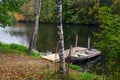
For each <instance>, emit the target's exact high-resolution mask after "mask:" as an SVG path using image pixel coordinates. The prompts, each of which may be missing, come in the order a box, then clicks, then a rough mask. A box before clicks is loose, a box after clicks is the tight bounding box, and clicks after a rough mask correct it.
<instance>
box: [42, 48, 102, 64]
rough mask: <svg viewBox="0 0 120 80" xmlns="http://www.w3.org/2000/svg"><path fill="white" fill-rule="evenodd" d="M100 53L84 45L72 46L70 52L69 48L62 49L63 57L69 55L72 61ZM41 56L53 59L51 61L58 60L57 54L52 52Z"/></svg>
mask: <svg viewBox="0 0 120 80" xmlns="http://www.w3.org/2000/svg"><path fill="white" fill-rule="evenodd" d="M100 54H101V52H100V51H98V50H96V49H88V48H84V47H73V48H72V49H71V53H70V49H68V50H65V51H64V57H65V58H68V57H69V58H70V59H71V60H73V61H74V60H84V59H89V58H93V57H96V56H98V55H100ZM42 58H44V59H47V60H50V61H53V62H58V61H59V54H58V53H54V54H49V55H43V56H42Z"/></svg>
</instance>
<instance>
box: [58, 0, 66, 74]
mask: <svg viewBox="0 0 120 80" xmlns="http://www.w3.org/2000/svg"><path fill="white" fill-rule="evenodd" d="M56 5H57V35H58V52H59V58H60V63H59V71H60V72H61V73H65V71H66V70H65V58H64V37H63V26H62V0H56Z"/></svg>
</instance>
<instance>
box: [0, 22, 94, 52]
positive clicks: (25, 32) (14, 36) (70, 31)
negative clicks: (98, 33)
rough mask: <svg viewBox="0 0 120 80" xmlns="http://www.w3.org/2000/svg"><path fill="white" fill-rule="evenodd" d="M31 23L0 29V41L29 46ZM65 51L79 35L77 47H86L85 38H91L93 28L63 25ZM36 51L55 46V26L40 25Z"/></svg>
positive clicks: (51, 48)
mask: <svg viewBox="0 0 120 80" xmlns="http://www.w3.org/2000/svg"><path fill="white" fill-rule="evenodd" d="M33 26H34V24H33V23H16V24H15V25H14V26H11V27H9V26H8V27H6V28H1V27H0V41H1V42H4V43H8V44H9V43H16V44H22V45H25V46H28V45H29V40H30V38H31V34H32V29H33ZM63 30H64V39H65V49H67V48H69V46H70V45H73V46H74V44H75V36H76V34H78V35H79V41H78V46H83V47H87V38H88V36H89V35H90V36H92V34H91V33H92V31H93V30H95V28H93V27H91V28H90V26H81V25H64V26H63ZM37 37H38V40H37V46H36V47H37V50H39V51H40V52H46V51H52V50H53V49H54V48H55V47H56V44H57V32H56V25H55V24H40V26H39V30H38V36H37Z"/></svg>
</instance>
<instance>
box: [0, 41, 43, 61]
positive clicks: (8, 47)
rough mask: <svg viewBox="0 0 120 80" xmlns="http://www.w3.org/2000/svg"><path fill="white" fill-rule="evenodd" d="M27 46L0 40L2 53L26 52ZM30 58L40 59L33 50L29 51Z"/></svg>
mask: <svg viewBox="0 0 120 80" xmlns="http://www.w3.org/2000/svg"><path fill="white" fill-rule="evenodd" d="M27 50H28V49H27V47H25V46H23V45H18V44H5V43H1V42H0V52H4V53H6V54H7V53H17V54H27ZM30 57H31V58H36V59H40V58H41V56H40V54H39V53H38V52H35V51H34V50H33V51H32V52H31V55H30Z"/></svg>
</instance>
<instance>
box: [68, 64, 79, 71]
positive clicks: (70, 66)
mask: <svg viewBox="0 0 120 80" xmlns="http://www.w3.org/2000/svg"><path fill="white" fill-rule="evenodd" d="M69 68H70V69H73V70H80V66H78V65H74V64H69Z"/></svg>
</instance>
